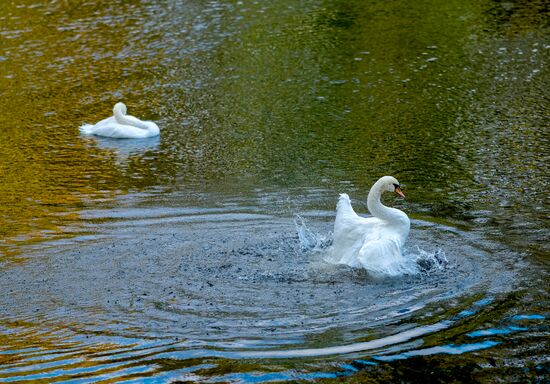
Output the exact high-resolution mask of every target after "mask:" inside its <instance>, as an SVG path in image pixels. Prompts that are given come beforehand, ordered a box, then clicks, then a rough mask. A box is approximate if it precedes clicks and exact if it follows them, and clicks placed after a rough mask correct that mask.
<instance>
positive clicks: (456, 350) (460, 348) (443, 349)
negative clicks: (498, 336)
mask: <svg viewBox="0 0 550 384" xmlns="http://www.w3.org/2000/svg"><path fill="white" fill-rule="evenodd" d="M498 344H500V342H498V341H493V340H486V341H482V342H480V343H472V344H461V345H454V344H448V345H439V346H436V347H431V348H425V349H418V350H415V351H409V352H404V353H399V354H397V355H390V356H373V359H376V360H380V361H395V360H402V359H408V358H409V357H414V356H426V355H434V354H438V353H445V354H448V355H460V354H462V353H466V352H473V351H478V350H481V349H486V348H491V347H494V346H495V345H498Z"/></svg>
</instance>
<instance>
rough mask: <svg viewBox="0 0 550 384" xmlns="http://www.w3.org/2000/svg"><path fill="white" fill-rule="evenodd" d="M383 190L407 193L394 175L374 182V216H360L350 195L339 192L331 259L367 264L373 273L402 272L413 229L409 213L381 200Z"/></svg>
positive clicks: (371, 200) (370, 198)
mask: <svg viewBox="0 0 550 384" xmlns="http://www.w3.org/2000/svg"><path fill="white" fill-rule="evenodd" d="M383 192H395V193H397V194H398V195H400V196H402V197H405V195H404V194H403V192H402V191H401V186H400V185H399V182H398V181H397V180H396V179H395V178H394V177H392V176H384V177H382V178H380V180H378V181H377V182H376V183H374V185H373V186H372V188H371V190H370V192H369V196H368V198H367V207H368V209H369V211H370V213H371V214H372V215H373V216H374V217H369V218H364V217H360V216H358V215H357V214H356V213H355V211H354V210H353V208H352V206H351V202H350V199H349V196H348V195H347V194H345V193H342V194H341V195H340V199H339V201H338V204H337V207H336V220H335V222H334V239H333V243H332V246H331V248H330V249H329V258H330V261H332V262H335V263H338V264H346V265H349V266H350V267H354V268H364V269H366V270H367V271H369V272H371V273H372V274H374V275H387V276H396V275H400V274H402V273H403V267H404V265H405V258H404V257H403V253H402V250H403V245H404V244H405V241H406V240H407V236H408V235H409V229H410V225H411V224H410V220H409V217H408V216H407V215H406V214H405V213H404V212H402V211H400V210H399V209H396V208H390V207H386V206H385V205H383V204H382V203H381V202H380V197H381V196H382V193H383Z"/></svg>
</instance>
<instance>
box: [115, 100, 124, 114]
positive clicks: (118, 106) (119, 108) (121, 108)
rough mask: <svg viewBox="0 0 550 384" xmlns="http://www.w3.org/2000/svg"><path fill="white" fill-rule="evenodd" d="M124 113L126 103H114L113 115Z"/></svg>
mask: <svg viewBox="0 0 550 384" xmlns="http://www.w3.org/2000/svg"><path fill="white" fill-rule="evenodd" d="M117 114H119V115H125V114H126V105H125V104H124V103H120V102H119V103H116V104H115V106H114V107H113V115H117Z"/></svg>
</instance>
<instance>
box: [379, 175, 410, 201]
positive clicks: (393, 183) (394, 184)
mask: <svg viewBox="0 0 550 384" xmlns="http://www.w3.org/2000/svg"><path fill="white" fill-rule="evenodd" d="M377 183H380V184H381V190H382V191H384V192H395V193H397V194H398V195H399V196H401V197H405V195H404V194H403V191H402V190H401V184H399V181H397V179H396V178H395V177H393V176H384V177H382V178H380V180H378V181H377Z"/></svg>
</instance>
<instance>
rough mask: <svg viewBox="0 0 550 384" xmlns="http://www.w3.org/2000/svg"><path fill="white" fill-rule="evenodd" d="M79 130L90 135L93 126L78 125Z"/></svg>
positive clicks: (92, 131)
mask: <svg viewBox="0 0 550 384" xmlns="http://www.w3.org/2000/svg"><path fill="white" fill-rule="evenodd" d="M80 132H81V133H83V134H85V135H91V134H92V133H94V126H93V125H90V124H82V125H81V126H80Z"/></svg>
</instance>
